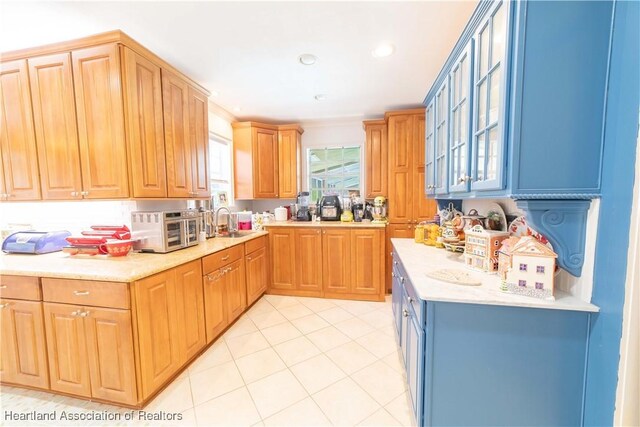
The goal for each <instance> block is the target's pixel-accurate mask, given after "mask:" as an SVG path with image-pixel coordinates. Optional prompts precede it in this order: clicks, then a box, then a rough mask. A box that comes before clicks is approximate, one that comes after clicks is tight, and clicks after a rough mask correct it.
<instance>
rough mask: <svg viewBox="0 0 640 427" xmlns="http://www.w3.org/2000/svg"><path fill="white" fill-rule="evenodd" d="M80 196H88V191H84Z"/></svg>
mask: <svg viewBox="0 0 640 427" xmlns="http://www.w3.org/2000/svg"><path fill="white" fill-rule="evenodd" d="M80 194H82V195H83V196H88V195H89V192H88V191H82V192H81V193H80Z"/></svg>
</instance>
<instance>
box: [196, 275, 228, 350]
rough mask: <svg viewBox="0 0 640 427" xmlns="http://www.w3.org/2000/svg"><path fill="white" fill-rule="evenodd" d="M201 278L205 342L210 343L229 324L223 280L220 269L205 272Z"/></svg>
mask: <svg viewBox="0 0 640 427" xmlns="http://www.w3.org/2000/svg"><path fill="white" fill-rule="evenodd" d="M202 280H203V282H204V305H205V310H204V313H205V328H206V333H207V343H210V342H212V341H213V340H214V339H216V338H217V337H218V335H220V334H221V333H222V331H224V330H225V328H226V327H227V325H228V324H229V322H228V321H227V301H226V297H225V293H226V291H225V280H224V277H223V274H222V271H221V269H220V270H216V271H213V272H210V273H207V274H206V275H205V276H204V277H203V278H202Z"/></svg>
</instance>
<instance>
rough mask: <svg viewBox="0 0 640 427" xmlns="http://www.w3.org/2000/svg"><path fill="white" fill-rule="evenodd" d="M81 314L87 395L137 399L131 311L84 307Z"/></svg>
mask: <svg viewBox="0 0 640 427" xmlns="http://www.w3.org/2000/svg"><path fill="white" fill-rule="evenodd" d="M83 316H84V329H85V332H86V342H87V356H88V359H89V373H90V378H91V396H92V397H95V398H99V399H105V400H109V401H112V402H119V403H125V404H129V405H134V404H136V403H138V394H137V391H136V370H135V362H134V356H133V335H132V332H131V311H129V310H116V309H109V308H95V307H85V308H83ZM145 363H146V362H145Z"/></svg>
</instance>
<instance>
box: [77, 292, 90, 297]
mask: <svg viewBox="0 0 640 427" xmlns="http://www.w3.org/2000/svg"><path fill="white" fill-rule="evenodd" d="M73 294H74V295H75V296H79V297H83V296H85V295H89V291H73Z"/></svg>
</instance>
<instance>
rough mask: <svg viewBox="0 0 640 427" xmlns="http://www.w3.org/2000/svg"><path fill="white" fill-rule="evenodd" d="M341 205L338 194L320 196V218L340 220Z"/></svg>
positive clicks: (323, 219)
mask: <svg viewBox="0 0 640 427" xmlns="http://www.w3.org/2000/svg"><path fill="white" fill-rule="evenodd" d="M341 214H342V207H341V206H340V198H339V197H338V196H322V199H320V220H321V221H340V215H341Z"/></svg>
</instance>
